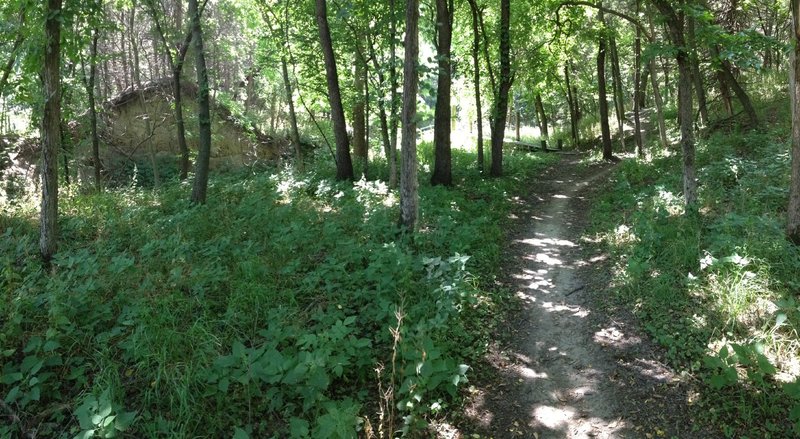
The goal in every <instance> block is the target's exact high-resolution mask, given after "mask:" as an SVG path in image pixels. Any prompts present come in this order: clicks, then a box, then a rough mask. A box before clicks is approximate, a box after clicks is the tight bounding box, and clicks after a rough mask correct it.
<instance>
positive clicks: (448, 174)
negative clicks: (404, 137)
mask: <svg viewBox="0 0 800 439" xmlns="http://www.w3.org/2000/svg"><path fill="white" fill-rule="evenodd" d="M452 3H453V1H452V0H436V26H437V27H438V30H439V32H438V37H439V38H438V44H437V55H438V56H437V59H438V60H439V72H438V80H437V86H436V110H435V115H434V128H433V144H434V161H433V173H432V174H431V184H432V185H434V186H436V185H445V186H450V185H452V184H453V176H452V171H451V152H450V120H451V118H452V113H451V109H450V88H451V84H452V81H453V80H452V78H451V76H450V43H451V39H452V30H453V29H452V24H453V18H452V15H451V14H452Z"/></svg>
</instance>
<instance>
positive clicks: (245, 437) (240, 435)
mask: <svg viewBox="0 0 800 439" xmlns="http://www.w3.org/2000/svg"><path fill="white" fill-rule="evenodd" d="M233 439H250V435H249V434H247V432H246V431H244V430H242V429H241V428H239V427H236V428H235V429H234V430H233Z"/></svg>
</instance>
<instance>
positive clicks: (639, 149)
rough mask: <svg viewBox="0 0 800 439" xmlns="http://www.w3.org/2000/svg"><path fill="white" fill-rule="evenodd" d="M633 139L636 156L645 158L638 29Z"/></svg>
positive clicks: (637, 30)
mask: <svg viewBox="0 0 800 439" xmlns="http://www.w3.org/2000/svg"><path fill="white" fill-rule="evenodd" d="M639 9H640V0H636V15H637V16H638V15H639ZM633 57H634V59H633V86H634V93H633V130H634V133H633V137H634V140H635V141H636V155H638V156H639V158H644V139H643V138H642V118H641V115H640V113H641V102H642V94H643V93H642V82H641V79H642V30H641V29H639V27H638V26H637V27H636V39H635V40H634V42H633Z"/></svg>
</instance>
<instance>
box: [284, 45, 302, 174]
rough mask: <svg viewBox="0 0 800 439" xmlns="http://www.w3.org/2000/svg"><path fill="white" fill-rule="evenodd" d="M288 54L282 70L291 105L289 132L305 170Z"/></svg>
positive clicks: (297, 157) (288, 101)
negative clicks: (287, 60) (287, 59)
mask: <svg viewBox="0 0 800 439" xmlns="http://www.w3.org/2000/svg"><path fill="white" fill-rule="evenodd" d="M286 64H287V63H286V56H285V55H284V56H282V57H281V72H282V73H283V87H284V90H286V103H287V104H288V105H289V128H290V131H289V134H290V135H291V137H292V143H293V144H294V154H295V161H296V162H297V163H296V167H297V169H298V170H300V171H302V170H303V149H302V147H301V146H300V131H299V130H298V129H297V114H296V113H295V110H294V92H293V90H292V82H291V81H290V80H289V68H288V66H287V65H286Z"/></svg>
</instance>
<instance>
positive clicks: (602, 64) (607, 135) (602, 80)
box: [597, 10, 614, 160]
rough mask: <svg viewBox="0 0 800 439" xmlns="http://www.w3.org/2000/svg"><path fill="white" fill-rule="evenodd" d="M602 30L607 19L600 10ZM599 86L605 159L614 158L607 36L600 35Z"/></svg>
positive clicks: (603, 30) (598, 53) (598, 50)
mask: <svg viewBox="0 0 800 439" xmlns="http://www.w3.org/2000/svg"><path fill="white" fill-rule="evenodd" d="M599 20H600V24H601V32H605V19H604V17H603V11H602V10H601V11H600V14H599ZM597 86H598V90H599V94H600V102H599V105H600V131H601V133H602V136H603V160H611V159H613V158H614V154H613V149H612V144H611V127H610V126H609V123H608V98H607V96H606V37H605V35H602V34H601V35H600V39H599V41H598V49H597Z"/></svg>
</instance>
